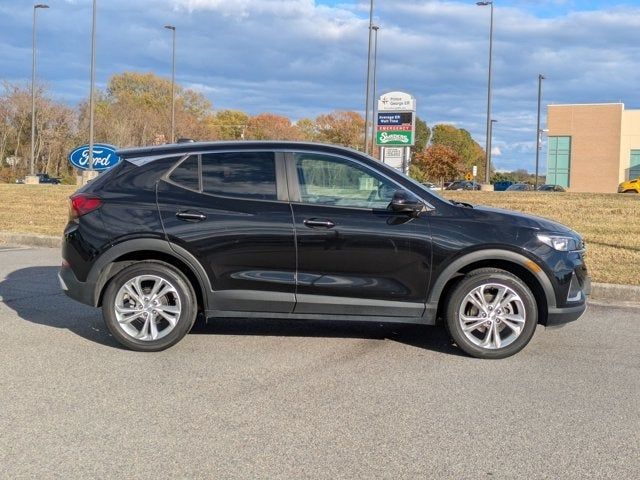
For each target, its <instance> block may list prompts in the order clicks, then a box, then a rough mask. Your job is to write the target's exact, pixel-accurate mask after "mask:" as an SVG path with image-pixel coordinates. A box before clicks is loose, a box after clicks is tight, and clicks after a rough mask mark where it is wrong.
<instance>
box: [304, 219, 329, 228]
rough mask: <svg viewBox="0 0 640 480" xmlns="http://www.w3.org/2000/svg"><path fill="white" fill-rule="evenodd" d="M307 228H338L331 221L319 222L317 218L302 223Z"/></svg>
mask: <svg viewBox="0 0 640 480" xmlns="http://www.w3.org/2000/svg"><path fill="white" fill-rule="evenodd" d="M302 223H304V226H305V227H309V228H314V227H322V228H333V227H335V226H336V224H335V223H333V222H332V221H331V220H317V219H315V218H307V219H305V220H303V221H302Z"/></svg>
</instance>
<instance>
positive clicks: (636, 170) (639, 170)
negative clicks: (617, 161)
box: [627, 150, 640, 180]
mask: <svg viewBox="0 0 640 480" xmlns="http://www.w3.org/2000/svg"><path fill="white" fill-rule="evenodd" d="M638 177H640V150H631V158H630V159H629V173H628V174H627V180H633V179H634V178H638Z"/></svg>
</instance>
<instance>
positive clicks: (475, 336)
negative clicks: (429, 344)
mask: <svg viewBox="0 0 640 480" xmlns="http://www.w3.org/2000/svg"><path fill="white" fill-rule="evenodd" d="M445 315H446V318H445V319H446V326H447V329H448V331H449V333H450V335H451V337H452V338H453V340H454V342H455V343H456V344H457V345H458V346H459V347H460V348H461V349H462V350H464V351H465V352H466V353H468V354H469V355H472V356H474V357H477V358H505V357H509V356H511V355H513V354H515V353H517V352H519V351H520V350H522V349H523V348H524V347H525V345H527V343H529V341H530V340H531V337H532V336H533V333H534V332H535V329H536V325H537V323H538V309H537V305H536V301H535V298H534V296H533V294H532V293H531V290H530V289H529V287H528V286H527V285H526V283H524V282H523V281H522V280H521V279H520V278H518V277H517V276H515V275H513V274H511V273H509V272H506V271H504V270H499V269H494V268H483V269H479V270H475V271H473V272H470V273H469V274H467V275H466V276H465V277H464V278H463V279H462V280H460V282H458V283H457V284H456V286H455V287H454V289H453V290H452V291H451V293H450V294H449V296H448V299H447V304H446V314H445Z"/></svg>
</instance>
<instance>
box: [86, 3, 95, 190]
mask: <svg viewBox="0 0 640 480" xmlns="http://www.w3.org/2000/svg"><path fill="white" fill-rule="evenodd" d="M91 16H92V19H91V75H90V76H91V80H90V84H91V85H90V87H89V172H91V173H90V174H89V176H88V177H87V180H90V179H91V177H92V176H93V114H94V107H95V106H94V101H93V100H94V98H93V97H94V90H95V84H96V0H93V9H92V14H91Z"/></svg>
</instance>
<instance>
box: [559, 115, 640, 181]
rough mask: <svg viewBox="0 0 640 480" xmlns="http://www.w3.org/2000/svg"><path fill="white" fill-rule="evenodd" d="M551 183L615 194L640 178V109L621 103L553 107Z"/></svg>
mask: <svg viewBox="0 0 640 480" xmlns="http://www.w3.org/2000/svg"><path fill="white" fill-rule="evenodd" d="M547 127H548V129H549V139H548V140H549V141H548V155H547V183H552V184H557V185H562V186H564V187H568V189H569V190H570V191H572V192H616V191H617V188H618V184H619V183H620V182H623V181H625V180H629V179H630V178H636V177H640V110H625V108H624V104H622V103H598V104H581V105H549V106H548V110H547Z"/></svg>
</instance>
